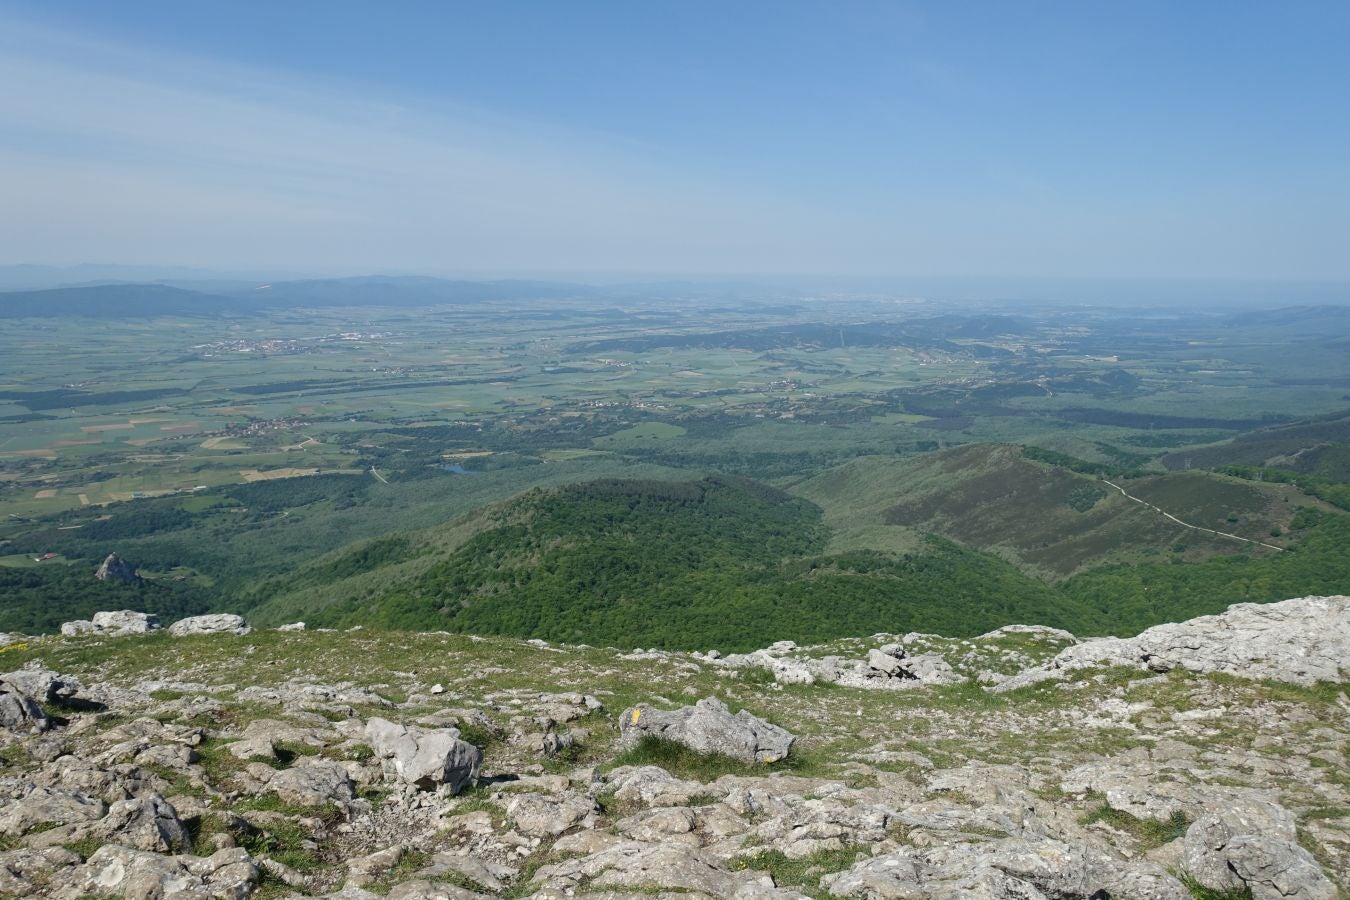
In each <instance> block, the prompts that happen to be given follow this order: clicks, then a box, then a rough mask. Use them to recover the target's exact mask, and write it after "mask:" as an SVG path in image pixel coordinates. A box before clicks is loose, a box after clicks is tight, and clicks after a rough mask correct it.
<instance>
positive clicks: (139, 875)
mask: <svg viewBox="0 0 1350 900" xmlns="http://www.w3.org/2000/svg"><path fill="white" fill-rule="evenodd" d="M257 882H258V868H257V866H255V865H254V864H253V860H252V859H250V858H249V855H248V851H246V850H244V849H243V848H242V847H231V848H229V849H226V850H221V851H219V852H217V853H215V854H213V855H211V856H209V857H198V856H164V855H162V854H159V853H150V852H147V851H144V850H133V849H131V848H128V847H120V846H118V845H116V844H106V845H104V846H103V847H100V848H99V849H98V850H97V851H96V852H95V853H94V855H93V856H91V857H89V861H88V862H86V863H85V864H84V865H83V866H80V867H79V868H77V869H75V870H74V871H73V873H71V874H70V876H69V877H68V879H67V880H66V885H65V886H64V888H63V889H62V890H61V891H60V892H59V893H58V894H56V896H57V897H59V898H62V900H66V898H70V900H74V898H77V897H84V896H91V895H92V896H95V897H125V898H128V900H130V898H133V897H134V898H159V897H176V898H181V900H198V898H200V900H206V898H218V897H239V898H244V897H248V896H249V895H250V894H251V893H252V891H253V887H254V885H256V884H257Z"/></svg>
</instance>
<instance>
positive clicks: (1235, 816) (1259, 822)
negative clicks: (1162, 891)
mask: <svg viewBox="0 0 1350 900" xmlns="http://www.w3.org/2000/svg"><path fill="white" fill-rule="evenodd" d="M1182 852H1183V857H1182V868H1183V869H1184V870H1185V871H1186V873H1187V874H1188V875H1190V876H1191V877H1192V878H1194V879H1195V880H1196V881H1197V882H1199V883H1200V884H1201V885H1203V886H1204V887H1206V888H1209V889H1210V890H1212V891H1216V892H1231V893H1239V892H1242V891H1248V892H1250V893H1251V895H1252V897H1253V900H1278V898H1287V897H1293V898H1297V900H1335V898H1336V896H1337V891H1336V886H1335V884H1333V883H1332V882H1331V880H1330V879H1328V878H1327V877H1326V876H1325V875H1323V874H1322V870H1321V868H1320V867H1319V866H1318V865H1317V861H1316V860H1315V859H1313V856H1312V854H1311V853H1309V852H1308V851H1307V850H1304V849H1303V848H1302V847H1300V846H1299V845H1298V835H1297V830H1296V823H1295V819H1294V816H1293V814H1292V813H1290V812H1289V811H1288V810H1286V809H1284V808H1283V807H1281V806H1280V805H1278V804H1277V803H1274V802H1272V801H1262V800H1260V799H1257V798H1250V797H1249V798H1242V799H1240V800H1236V801H1231V800H1230V801H1229V802H1228V803H1225V804H1224V805H1223V806H1222V807H1221V808H1219V809H1216V810H1214V811H1212V812H1211V813H1210V814H1209V815H1205V816H1201V817H1200V818H1199V819H1197V820H1196V821H1195V822H1194V823H1192V824H1191V827H1190V828H1189V829H1187V831H1186V837H1185V841H1184V843H1183V845H1182Z"/></svg>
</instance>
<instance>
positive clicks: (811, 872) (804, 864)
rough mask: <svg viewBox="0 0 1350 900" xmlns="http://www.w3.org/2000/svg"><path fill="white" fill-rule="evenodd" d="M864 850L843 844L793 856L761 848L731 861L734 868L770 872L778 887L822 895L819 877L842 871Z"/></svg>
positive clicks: (813, 895) (823, 894)
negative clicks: (835, 847) (833, 848)
mask: <svg viewBox="0 0 1350 900" xmlns="http://www.w3.org/2000/svg"><path fill="white" fill-rule="evenodd" d="M860 853H864V855H865V851H864V849H863V848H861V847H841V848H839V849H837V850H817V851H816V852H814V853H811V854H809V855H807V856H803V857H801V858H799V859H791V858H789V857H787V856H785V855H784V854H783V853H782V852H781V851H779V850H761V851H759V852H758V853H755V854H753V855H750V856H738V857H736V858H735V859H733V860H732V861H731V868H732V869H733V870H734V871H738V872H743V871H746V870H753V871H756V872H768V873H769V874H770V875H772V876H773V881H774V884H776V885H777V886H778V887H780V888H783V887H791V888H798V889H800V890H801V891H802V892H804V893H806V894H808V895H809V896H812V897H823V896H825V893H824V892H823V891H821V890H820V878H821V876H822V875H828V874H831V873H833V872H842V871H843V870H844V869H847V868H849V867H850V866H852V865H853V863H854V862H856V861H857V858H858V855H859V854H860Z"/></svg>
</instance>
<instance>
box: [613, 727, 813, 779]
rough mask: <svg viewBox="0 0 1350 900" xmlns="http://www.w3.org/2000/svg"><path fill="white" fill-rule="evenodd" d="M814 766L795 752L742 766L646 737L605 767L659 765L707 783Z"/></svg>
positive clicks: (684, 776) (670, 742)
mask: <svg viewBox="0 0 1350 900" xmlns="http://www.w3.org/2000/svg"><path fill="white" fill-rule="evenodd" d="M816 765H817V761H816V760H814V759H812V758H808V757H802V756H799V755H797V754H796V753H795V751H794V753H792V754H789V755H788V757H787V758H786V759H783V760H780V761H779V762H775V763H758V764H752V763H745V762H741V761H740V760H738V759H733V758H732V757H730V756H727V755H725V754H722V753H700V752H699V751H697V750H693V749H691V748H689V747H686V746H685V745H684V744H678V743H676V742H675V741H667V740H662V739H661V738H658V737H655V736H653V735H645V736H643V738H642V739H641V740H640V741H638V742H637V743H636V744H634V745H633V746H632V747H630V748H628V749H627V750H625V751H623V752H622V753H620V754H619V755H618V756H616V757H614V759H613V760H612V761H611V762H610V764H609V765H608V766H606V768H609V769H614V768H618V767H619V766H660V767H661V768H663V769H665V770H666V771H667V772H669V773H670V774H672V775H674V776H675V777H677V778H686V779H691V780H694V781H698V782H700V783H703V784H707V783H708V782H710V781H716V780H717V779H718V778H720V777H722V776H723V775H762V774H764V773H765V772H766V771H769V770H770V767H772V768H773V769H775V770H782V769H789V770H792V771H794V772H802V773H803V774H804V772H803V770H807V769H813V768H815V767H816Z"/></svg>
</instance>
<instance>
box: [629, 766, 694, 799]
mask: <svg viewBox="0 0 1350 900" xmlns="http://www.w3.org/2000/svg"><path fill="white" fill-rule="evenodd" d="M604 784H605V786H606V787H607V788H608V789H609V790H611V791H613V792H614V796H615V797H616V798H617V799H619V800H621V801H623V802H624V803H632V804H637V805H639V806H678V805H681V804H684V803H688V802H689V798H691V797H694V796H696V795H698V794H702V793H706V792H707V790H708V789H707V788H705V787H704V786H703V785H701V784H699V783H698V782H697V781H685V780H683V779H680V778H676V777H675V776H674V775H671V774H670V773H669V772H667V771H666V770H665V769H663V768H661V767H660V766H636V767H634V766H621V767H620V768H617V769H614V770H613V771H612V772H609V773H607V774H606V776H605V780H604Z"/></svg>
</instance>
